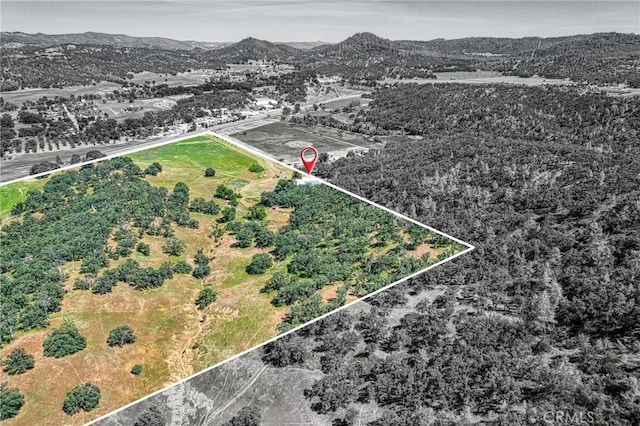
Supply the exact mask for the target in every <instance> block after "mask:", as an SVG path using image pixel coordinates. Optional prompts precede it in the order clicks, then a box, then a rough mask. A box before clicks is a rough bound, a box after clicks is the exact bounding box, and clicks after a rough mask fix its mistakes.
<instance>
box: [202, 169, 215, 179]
mask: <svg viewBox="0 0 640 426" xmlns="http://www.w3.org/2000/svg"><path fill="white" fill-rule="evenodd" d="M215 175H216V171H215V170H214V168H213V167H209V168H208V169H207V170H205V171H204V176H205V177H214V176H215Z"/></svg>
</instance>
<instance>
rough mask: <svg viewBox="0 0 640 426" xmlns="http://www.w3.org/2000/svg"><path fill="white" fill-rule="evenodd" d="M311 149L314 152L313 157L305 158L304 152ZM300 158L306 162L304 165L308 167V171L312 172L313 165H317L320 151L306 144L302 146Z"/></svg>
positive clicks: (303, 162)
mask: <svg viewBox="0 0 640 426" xmlns="http://www.w3.org/2000/svg"><path fill="white" fill-rule="evenodd" d="M309 151H312V152H313V158H312V159H311V160H307V159H306V158H304V153H305V152H309ZM300 158H301V159H302V164H304V167H305V168H306V169H307V173H308V174H311V170H313V166H315V165H316V160H317V159H318V151H316V149H315V148H314V147H312V146H305V147H304V148H302V151H300Z"/></svg>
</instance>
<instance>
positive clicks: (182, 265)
mask: <svg viewBox="0 0 640 426" xmlns="http://www.w3.org/2000/svg"><path fill="white" fill-rule="evenodd" d="M192 269H193V268H192V267H191V265H189V264H188V263H187V262H186V261H185V260H181V261H179V262H178V263H176V264H175V266H174V267H173V272H175V273H176V274H188V273H189V272H191V270H192Z"/></svg>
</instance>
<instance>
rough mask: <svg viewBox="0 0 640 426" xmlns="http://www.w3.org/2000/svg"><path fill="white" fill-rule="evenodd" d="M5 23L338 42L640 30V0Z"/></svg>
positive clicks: (92, 8) (119, 15)
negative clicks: (365, 37) (355, 37)
mask: <svg viewBox="0 0 640 426" xmlns="http://www.w3.org/2000/svg"><path fill="white" fill-rule="evenodd" d="M0 8H1V10H0V15H1V20H0V23H1V27H2V31H23V32H27V33H36V32H42V33H48V34H61V33H76V32H85V31H96V32H105V33H119V34H128V35H133V36H160V37H169V38H175V39H181V40H187V39H189V40H201V41H237V40H240V39H242V38H245V37H248V36H253V37H257V38H261V39H267V40H271V41H313V40H322V41H329V42H335V41H340V40H343V39H344V38H346V37H348V36H350V35H352V34H353V33H355V32H360V31H370V32H373V33H375V34H377V35H379V36H382V37H386V38H390V39H393V40H401V39H413V40H431V39H434V38H440V37H442V38H459V37H469V36H495V37H522V36H532V35H535V36H558V35H570V34H587V33H593V32H603V31H618V32H626V33H630V32H633V33H640V2H639V1H626V2H619V1H598V2H584V1H537V2H530V1H480V0H476V1H447V2H436V1H433V2H432V1H371V0H368V1H357V2H352V1H347V2H344V1H343V2H339V1H311V0H308V1H279V0H276V1H274V0H266V1H265V0H263V1H237V0H236V1H136V2H133V1H131V0H129V1H95V0H94V1H24V0H23V1H5V0H0Z"/></svg>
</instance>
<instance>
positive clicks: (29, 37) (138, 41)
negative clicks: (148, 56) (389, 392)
mask: <svg viewBox="0 0 640 426" xmlns="http://www.w3.org/2000/svg"><path fill="white" fill-rule="evenodd" d="M1 37H2V43H3V44H5V43H12V44H22V45H26V46H39V47H49V46H57V45H61V44H88V45H100V46H114V47H147V48H157V49H165V50H190V49H194V48H201V49H218V48H220V47H223V46H226V45H227V44H229V43H225V42H201V41H180V40H174V39H170V38H165V37H133V36H128V35H125V34H105V33H97V32H85V33H78V34H43V33H37V34H27V33H23V32H2V34H1Z"/></svg>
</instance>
